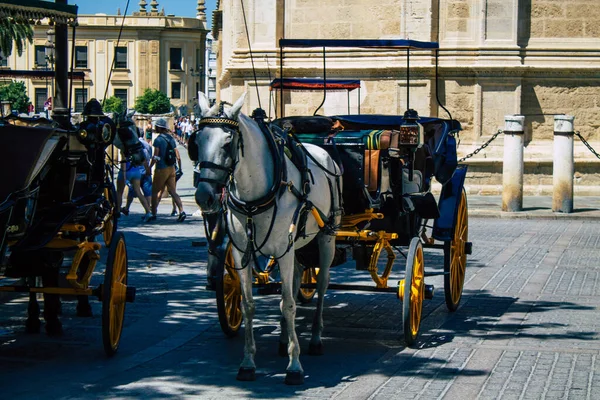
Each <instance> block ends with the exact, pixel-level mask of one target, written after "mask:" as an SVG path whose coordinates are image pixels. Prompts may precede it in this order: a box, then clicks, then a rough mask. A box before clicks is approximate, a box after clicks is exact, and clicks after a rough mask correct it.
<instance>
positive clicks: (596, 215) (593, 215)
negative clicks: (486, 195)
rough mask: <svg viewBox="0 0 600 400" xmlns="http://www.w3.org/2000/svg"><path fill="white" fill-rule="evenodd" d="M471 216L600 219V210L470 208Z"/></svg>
mask: <svg viewBox="0 0 600 400" xmlns="http://www.w3.org/2000/svg"><path fill="white" fill-rule="evenodd" d="M469 217H471V218H498V219H548V220H581V219H583V220H596V219H600V210H597V211H579V212H578V211H575V212H573V213H569V214H565V213H555V212H552V211H551V210H540V211H519V212H507V211H501V210H489V209H469Z"/></svg>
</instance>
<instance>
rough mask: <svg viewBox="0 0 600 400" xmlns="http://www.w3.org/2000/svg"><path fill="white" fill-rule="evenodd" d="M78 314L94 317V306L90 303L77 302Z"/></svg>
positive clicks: (79, 315)
mask: <svg viewBox="0 0 600 400" xmlns="http://www.w3.org/2000/svg"><path fill="white" fill-rule="evenodd" d="M77 316H78V317H93V316H94V315H93V314H92V306H91V305H90V303H82V304H77Z"/></svg>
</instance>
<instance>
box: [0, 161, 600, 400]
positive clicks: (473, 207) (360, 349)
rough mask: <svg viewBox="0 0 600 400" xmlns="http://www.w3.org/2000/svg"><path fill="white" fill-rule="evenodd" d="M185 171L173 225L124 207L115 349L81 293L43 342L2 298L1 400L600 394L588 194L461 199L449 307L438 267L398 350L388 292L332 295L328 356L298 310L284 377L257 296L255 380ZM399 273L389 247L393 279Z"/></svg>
mask: <svg viewBox="0 0 600 400" xmlns="http://www.w3.org/2000/svg"><path fill="white" fill-rule="evenodd" d="M184 172H185V173H186V174H187V173H188V172H189V173H190V174H189V175H191V169H189V170H188V169H186V167H184ZM185 177H186V175H184V178H185ZM182 179H183V178H182ZM183 182H185V181H180V188H181V194H182V195H184V199H186V211H188V214H190V216H189V217H188V219H186V221H185V222H184V223H177V222H175V220H174V218H172V217H169V216H168V214H169V212H170V208H171V206H170V204H168V203H169V202H164V203H162V204H161V207H160V209H159V218H158V220H157V221H156V223H153V224H142V223H141V222H140V218H141V216H142V210H141V207H140V206H139V204H138V203H137V202H136V203H134V205H133V207H132V212H131V214H130V215H129V216H128V217H123V218H122V219H121V220H120V222H119V223H120V230H121V231H123V232H124V233H125V235H126V239H127V244H128V245H127V251H128V257H129V283H130V284H131V285H133V286H135V287H137V297H136V301H135V302H134V303H130V304H128V305H127V310H126V315H125V321H124V324H125V326H124V330H123V336H122V340H121V345H120V349H119V352H118V353H117V355H116V356H115V357H113V358H111V359H107V358H106V357H105V356H104V353H103V350H102V334H101V332H102V310H101V304H100V303H99V302H97V301H92V306H93V311H94V316H93V317H92V318H77V317H76V316H75V302H73V301H65V302H64V305H63V315H62V317H61V318H62V321H63V324H64V328H65V334H64V336H62V337H59V338H50V337H47V336H46V335H45V334H43V333H42V334H39V335H26V334H25V333H23V326H24V321H25V315H26V309H27V301H26V298H25V297H24V296H22V295H19V294H11V295H8V296H5V297H3V298H0V315H1V316H2V317H1V318H0V390H1V391H2V397H3V398H10V399H33V398H35V399H86V400H87V399H136V398H140V399H142V398H143V399H154V398H157V399H158V398H160V399H219V400H229V399H232V398H235V399H238V398H240V399H242V398H244V399H256V398H268V399H290V398H302V399H361V400H362V399H382V400H384V399H385V400H387V399H431V398H435V399H457V400H463V399H482V400H485V399H527V400H529V399H553V398H561V399H597V398H600V360H599V357H600V341H599V340H598V339H599V335H600V320H599V319H598V317H597V316H598V313H599V311H600V225H599V224H598V223H597V221H596V220H595V219H596V216H597V215H598V209H599V206H600V199H598V198H576V199H575V207H576V211H577V212H575V213H573V214H569V215H565V216H556V215H553V213H552V212H551V211H549V205H550V202H549V201H550V199H549V198H544V197H537V198H525V208H526V210H525V213H531V216H530V217H527V218H523V217H519V218H510V217H512V215H506V214H504V213H501V212H500V211H499V208H500V203H499V198H498V197H481V196H469V212H470V216H471V218H470V223H469V238H470V240H471V241H472V242H473V254H472V255H471V256H469V258H468V266H467V275H466V282H465V290H464V294H463V299H462V302H461V306H460V308H459V309H458V310H457V311H456V312H455V313H449V312H448V311H447V309H446V306H445V302H444V284H443V278H442V277H440V276H432V277H427V278H426V282H427V283H428V284H433V285H435V288H436V293H435V296H434V298H433V299H432V300H428V301H426V302H425V304H424V308H423V320H422V324H421V330H420V337H419V340H418V342H417V345H416V346H415V347H414V348H406V347H405V346H404V345H403V337H402V322H401V321H402V307H401V303H400V302H399V301H398V300H397V299H396V297H395V296H394V295H393V294H375V293H370V292H351V291H329V292H328V293H327V295H326V300H325V305H326V308H325V311H324V322H325V330H324V333H323V340H324V346H325V355H323V356H321V357H310V356H308V355H306V353H305V352H306V348H307V346H308V341H309V338H310V321H311V320H312V315H313V312H314V303H313V304H309V305H299V307H298V316H297V326H298V334H299V338H300V343H301V346H302V350H303V352H304V353H303V354H302V355H301V361H302V363H303V366H304V369H305V374H306V378H305V384H304V385H302V386H298V387H288V386H285V385H284V384H283V377H284V371H285V366H286V364H287V360H286V359H284V358H280V357H278V355H277V343H278V334H279V328H278V321H279V314H280V313H279V297H278V296H257V297H256V302H257V313H256V319H255V337H256V341H257V356H256V361H257V367H258V370H257V380H256V381H255V382H238V381H236V380H235V375H236V372H237V369H238V366H239V363H240V361H241V359H242V351H243V336H242V335H240V336H238V337H236V338H232V339H228V338H226V337H225V336H224V335H223V333H222V332H221V330H220V326H219V323H218V316H217V310H216V304H215V299H214V293H213V292H210V291H207V290H205V288H204V286H205V276H206V256H207V255H206V247H193V246H192V245H191V244H192V242H194V241H198V240H201V239H202V238H203V237H204V229H203V227H202V221H201V218H200V217H194V216H192V215H191V213H190V211H193V208H192V207H193V196H192V193H193V188H192V187H187V186H186V184H185V183H183ZM190 182H191V181H190ZM486 213H488V215H487V216H486ZM534 216H538V217H536V218H533V217H534ZM582 216H584V217H582ZM502 217H504V218H502ZM506 217H509V218H506ZM528 218H529V219H528ZM105 260H106V249H103V250H102V251H101V260H100V265H99V267H98V270H97V271H96V273H95V274H94V276H93V278H92V286H96V285H98V284H99V283H100V282H102V279H103V276H104V274H103V263H104V262H105ZM425 266H426V271H428V272H440V271H442V270H443V254H442V252H441V251H439V250H429V249H427V250H426V251H425ZM403 271H404V267H403V259H402V257H401V256H399V257H398V259H397V260H396V265H395V266H394V270H393V272H392V277H391V278H390V282H392V284H394V283H395V282H396V281H397V280H398V279H400V278H401V277H402V275H403ZM331 282H332V283H349V284H364V285H367V284H369V285H372V282H371V280H370V278H369V277H368V274H365V272H364V271H357V270H355V268H354V266H353V263H352V262H348V263H347V264H345V265H343V266H340V267H336V268H333V269H332V271H331ZM0 283H1V282H0Z"/></svg>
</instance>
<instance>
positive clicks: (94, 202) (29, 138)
mask: <svg viewBox="0 0 600 400" xmlns="http://www.w3.org/2000/svg"><path fill="white" fill-rule="evenodd" d="M83 131H84V130H82V129H79V130H77V131H65V130H62V129H57V128H54V127H48V128H45V127H26V126H15V125H10V124H6V125H4V126H1V127H0V134H1V136H2V142H3V144H4V149H5V151H4V152H3V157H2V158H0V160H1V163H2V165H1V166H2V170H4V171H11V173H9V174H7V178H6V180H5V182H6V184H3V186H2V189H1V190H0V197H1V199H2V200H3V202H2V203H1V205H0V224H1V225H0V228H1V229H2V232H3V236H2V237H1V239H2V241H1V246H2V247H1V253H0V256H1V257H0V260H4V258H5V257H4V256H5V254H6V251H7V248H8V247H9V246H10V248H11V260H10V261H9V266H10V267H11V268H10V269H9V270H8V271H7V274H9V275H12V276H25V275H29V274H31V273H37V272H39V271H35V272H34V271H29V270H27V268H24V267H22V266H20V265H18V264H21V263H20V262H19V261H18V260H20V259H21V257H20V256H19V254H24V253H26V252H30V251H33V250H39V249H42V248H44V247H45V246H46V245H47V244H48V243H49V242H50V241H51V240H52V239H53V238H54V237H55V236H56V234H57V232H58V231H59V230H60V228H61V227H62V226H63V225H64V224H65V223H76V224H81V225H84V226H85V231H84V232H80V233H69V234H68V235H77V236H78V237H77V239H83V238H89V237H92V236H95V235H96V234H97V233H99V230H98V229H99V228H100V226H101V223H102V219H103V218H104V216H105V215H106V213H107V212H109V208H110V205H109V204H106V199H105V198H104V196H103V192H104V189H105V188H106V187H107V186H108V185H110V186H112V182H108V181H107V176H108V175H107V174H106V173H105V169H106V163H105V158H104V154H105V149H106V146H107V145H108V143H109V142H110V141H112V139H113V137H114V134H113V135H112V136H111V137H109V138H106V139H108V140H106V141H105V140H102V139H100V138H98V137H97V135H96V133H95V131H93V132H88V131H90V129H88V131H85V132H86V133H85V134H83V135H82V132H83ZM113 132H114V129H113ZM84 136H85V137H84ZM25 263H26V262H24V263H23V264H25ZM15 264H17V265H15ZM23 268H24V269H23Z"/></svg>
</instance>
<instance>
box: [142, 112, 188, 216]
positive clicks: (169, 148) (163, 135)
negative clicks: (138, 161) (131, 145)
mask: <svg viewBox="0 0 600 400" xmlns="http://www.w3.org/2000/svg"><path fill="white" fill-rule="evenodd" d="M154 129H155V130H156V132H157V133H158V137H157V138H156V139H154V144H153V146H154V155H153V157H152V161H151V163H150V168H152V167H153V166H155V165H156V168H155V169H154V178H153V180H152V207H151V208H152V216H151V217H150V220H151V221H152V220H155V219H156V213H157V210H158V202H159V197H158V194H159V192H160V191H161V190H162V189H163V188H164V187H165V186H166V187H167V190H168V191H169V194H170V195H171V197H172V198H173V200H174V201H175V205H176V206H177V208H178V209H179V216H178V218H177V221H179V222H183V221H184V220H185V218H186V214H185V211H184V210H183V203H182V202H181V198H180V197H179V195H178V194H177V183H176V182H177V181H176V173H175V163H177V164H178V166H179V169H180V170H181V157H180V156H179V151H178V150H177V143H176V142H175V139H173V137H172V136H171V135H170V134H169V127H168V125H167V121H166V120H165V119H164V118H159V119H158V120H157V121H156V122H155V123H154Z"/></svg>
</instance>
